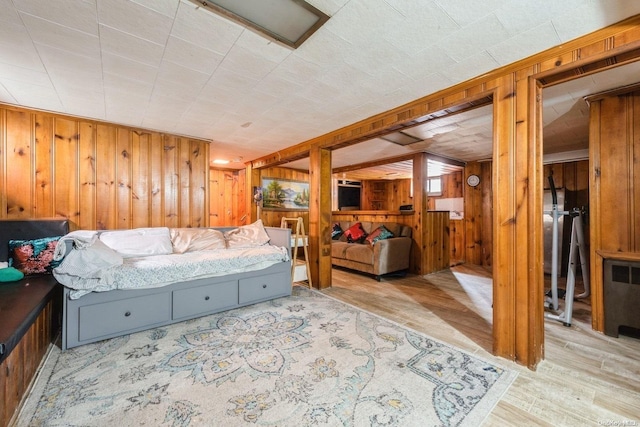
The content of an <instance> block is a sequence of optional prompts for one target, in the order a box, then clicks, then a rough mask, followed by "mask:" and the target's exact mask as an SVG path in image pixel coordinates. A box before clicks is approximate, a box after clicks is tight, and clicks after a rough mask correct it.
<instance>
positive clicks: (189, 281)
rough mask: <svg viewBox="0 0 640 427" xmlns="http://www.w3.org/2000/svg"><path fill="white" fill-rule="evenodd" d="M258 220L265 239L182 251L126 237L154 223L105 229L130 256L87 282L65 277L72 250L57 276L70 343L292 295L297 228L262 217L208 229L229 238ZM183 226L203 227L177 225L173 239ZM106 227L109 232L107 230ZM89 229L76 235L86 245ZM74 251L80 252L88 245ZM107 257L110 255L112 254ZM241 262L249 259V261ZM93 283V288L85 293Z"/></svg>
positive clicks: (102, 238) (66, 343)
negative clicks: (294, 231)
mask: <svg viewBox="0 0 640 427" xmlns="http://www.w3.org/2000/svg"><path fill="white" fill-rule="evenodd" d="M255 226H259V228H260V229H261V230H262V232H263V233H264V235H265V236H266V237H265V240H264V241H263V242H262V243H260V244H249V245H244V244H243V243H242V242H240V243H238V242H236V244H235V245H234V246H230V245H231V242H230V240H227V245H228V247H227V248H224V244H223V247H222V248H217V249H210V250H195V251H193V250H191V249H186V250H185V251H184V252H182V253H173V252H172V253H169V254H157V253H156V252H157V251H155V249H154V248H155V246H154V245H146V246H145V245H144V244H143V242H137V243H136V241H137V240H139V239H140V237H135V238H133V239H131V238H130V237H126V238H125V239H123V238H122V236H121V235H119V234H118V233H123V234H125V235H126V233H135V232H141V231H145V232H149V231H152V230H153V229H136V230H120V231H116V232H102V233H98V240H97V241H98V242H107V243H108V244H109V245H112V247H116V249H118V250H119V251H120V252H118V253H121V254H123V255H124V256H123V258H124V260H123V262H122V265H120V266H115V267H110V268H109V269H108V270H107V271H108V273H109V274H106V275H104V274H102V276H101V278H100V280H89V281H88V282H86V283H85V282H78V281H74V280H73V278H70V277H65V275H67V272H68V271H71V272H73V270H74V268H73V267H70V266H69V264H73V262H72V261H66V260H67V258H70V257H73V255H72V254H73V253H74V252H73V251H71V252H70V253H69V254H68V255H66V257H65V261H63V263H62V264H61V265H60V266H59V267H57V268H56V269H54V275H55V277H56V278H57V279H58V281H59V282H61V283H63V284H64V285H65V288H64V297H63V304H64V306H63V307H64V309H63V312H64V317H63V325H62V348H63V350H64V349H68V348H71V347H75V346H78V345H82V344H88V343H91V342H95V341H99V340H103V339H106V338H113V337H117V336H120V335H124V334H129V333H132V332H137V331H142V330H145V329H149V328H154V327H158V326H163V325H168V324H171V323H174V322H178V321H183V320H187V319H192V318H195V317H200V316H204V315H207V314H212V313H216V312H220V311H224V310H228V309H232V308H236V307H240V306H244V305H249V304H254V303H257V302H260V301H265V300H269V299H274V298H278V297H282V296H287V295H290V294H291V266H290V261H289V254H290V241H291V240H290V239H291V238H290V230H287V229H281V228H272V227H262V222H261V221H258V222H256V223H254V224H251V225H249V226H243V227H239V228H232V227H223V228H209V229H206V230H207V231H208V232H209V233H214V232H215V233H218V234H219V235H222V234H223V233H224V237H225V238H227V237H228V236H234V233H235V232H237V231H238V230H245V231H246V230H249V227H255ZM176 230H182V231H183V232H187V231H189V230H191V231H193V232H197V231H199V230H203V229H172V230H171V237H172V243H175V242H176V240H175V234H174V232H175V231H176ZM251 230H252V231H253V230H254V228H251ZM265 232H266V233H265ZM107 235H108V236H109V238H110V239H106V238H105V237H106V236H107ZM77 236H80V237H79V238H77ZM235 236H236V237H238V236H239V235H238V234H235ZM86 237H87V236H86V235H82V234H80V235H78V234H76V236H75V237H74V236H71V238H72V239H75V242H74V244H75V245H76V246H78V244H79V245H80V246H82V241H83V239H84V240H85V241H86ZM244 237H246V235H245V236H244ZM249 237H250V239H249V240H251V238H252V237H254V236H251V235H249ZM186 240H189V238H187V239H186ZM61 241H62V240H61ZM182 243H183V247H184V246H189V242H185V241H184V240H183V241H182ZM192 243H193V242H192ZM94 245H95V243H94ZM127 245H129V246H131V245H133V246H134V247H136V246H137V249H135V248H134V251H133V252H134V254H133V255H131V254H127V251H129V249H130V248H128V247H127ZM99 246H100V247H101V246H102V245H99ZM159 246H162V245H159ZM63 247H64V248H69V243H68V240H66V241H65V244H63V245H58V248H63ZM143 247H147V248H149V249H148V250H149V251H150V252H152V253H150V254H144V256H139V254H135V252H136V250H138V251H139V250H140V248H143ZM196 249H198V248H196ZM66 250H67V249H63V251H66ZM75 251H76V256H78V253H82V251H83V249H80V250H78V249H76V250H75ZM256 251H257V252H256ZM265 253H268V254H269V255H268V256H269V257H268V258H262V257H264V256H265ZM103 259H106V260H107V262H110V261H111V260H110V259H109V256H108V255H107V256H104V257H103ZM238 262H243V263H244V265H240V264H238ZM80 268H81V269H82V268H83V267H80ZM85 270H87V271H88V270H91V269H85ZM86 275H87V274H85V276H86ZM88 276H91V273H89V274H88ZM88 290H93V291H92V292H90V293H88V294H86V295H85V293H87V291H88ZM97 290H99V291H97Z"/></svg>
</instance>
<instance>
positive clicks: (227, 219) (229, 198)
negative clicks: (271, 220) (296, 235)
mask: <svg viewBox="0 0 640 427" xmlns="http://www.w3.org/2000/svg"><path fill="white" fill-rule="evenodd" d="M245 176H246V173H245V171H244V170H241V171H237V170H228V169H216V168H211V170H210V171H209V191H210V194H211V195H210V203H209V206H210V207H209V225H210V226H228V225H234V226H235V225H245V224H249V223H250V217H249V212H247V209H246V202H245V198H246V197H245V187H246V185H245ZM277 226H278V227H279V226H280V223H278V225H277Z"/></svg>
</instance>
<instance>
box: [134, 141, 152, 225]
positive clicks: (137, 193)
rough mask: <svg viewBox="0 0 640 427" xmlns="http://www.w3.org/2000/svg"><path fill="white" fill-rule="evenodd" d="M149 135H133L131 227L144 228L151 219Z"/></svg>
mask: <svg viewBox="0 0 640 427" xmlns="http://www.w3.org/2000/svg"><path fill="white" fill-rule="evenodd" d="M149 137H150V135H149V134H148V133H140V132H132V133H131V176H132V178H133V179H132V181H131V214H132V217H131V226H132V228H138V227H144V226H145V225H146V224H149V223H150V222H152V221H150V219H151V189H150V185H151V183H150V178H151V172H150V168H151V147H150V144H151V143H150V138H149Z"/></svg>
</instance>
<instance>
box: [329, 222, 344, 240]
mask: <svg viewBox="0 0 640 427" xmlns="http://www.w3.org/2000/svg"><path fill="white" fill-rule="evenodd" d="M342 233H344V231H342V227H340V224H338V223H337V222H336V223H335V224H333V228H332V229H331V238H332V239H333V240H338V239H339V238H340V236H342Z"/></svg>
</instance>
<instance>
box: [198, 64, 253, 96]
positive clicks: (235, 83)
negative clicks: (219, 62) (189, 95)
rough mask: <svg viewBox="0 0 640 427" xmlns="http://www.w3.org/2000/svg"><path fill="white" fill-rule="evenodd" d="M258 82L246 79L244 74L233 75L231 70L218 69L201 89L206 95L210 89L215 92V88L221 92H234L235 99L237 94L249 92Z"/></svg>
mask: <svg viewBox="0 0 640 427" xmlns="http://www.w3.org/2000/svg"><path fill="white" fill-rule="evenodd" d="M258 81H259V80H257V79H255V78H252V77H248V76H247V75H246V74H244V73H242V74H240V73H235V72H234V71H233V70H229V69H225V68H223V67H218V69H217V70H216V71H215V73H213V76H211V79H209V81H208V82H207V85H206V86H205V87H204V88H203V91H204V92H206V93H208V92H209V90H210V89H212V90H213V91H216V90H217V88H218V87H219V88H221V89H223V91H229V90H231V91H236V92H237V93H236V98H237V96H238V93H244V92H245V91H248V90H251V89H252V88H253V87H254V86H255V85H256V83H258Z"/></svg>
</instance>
